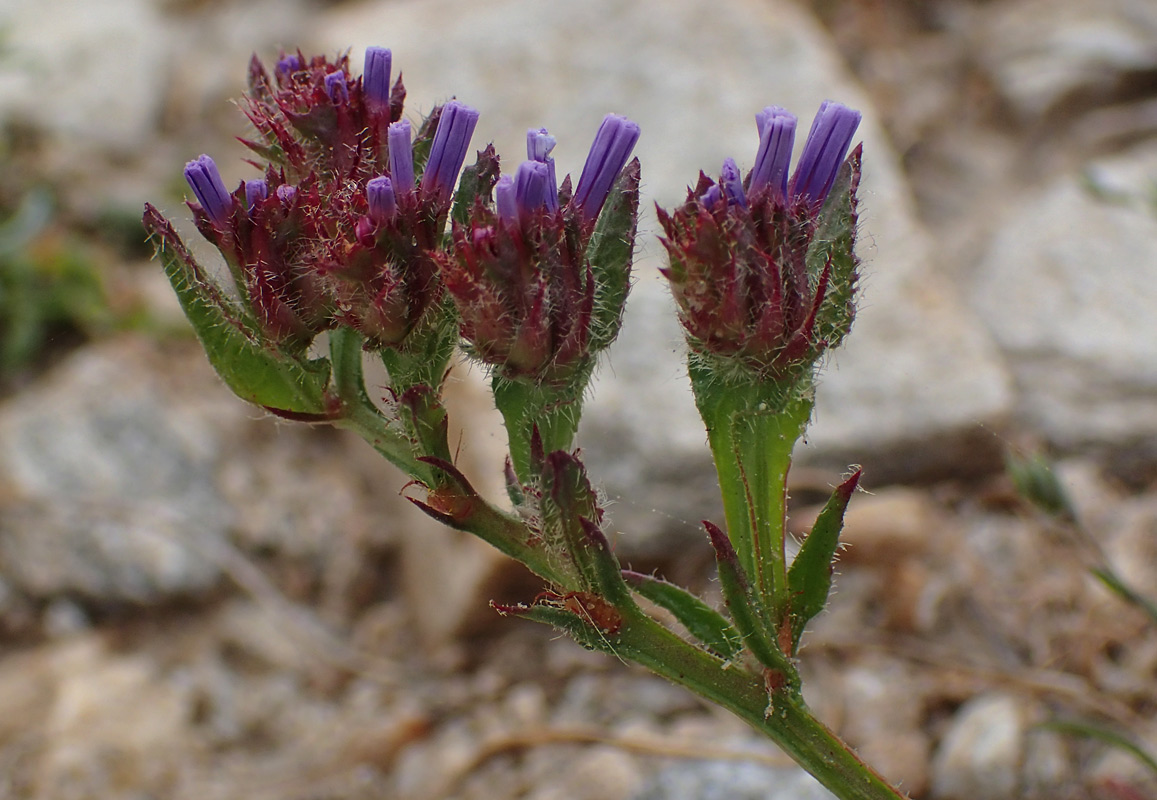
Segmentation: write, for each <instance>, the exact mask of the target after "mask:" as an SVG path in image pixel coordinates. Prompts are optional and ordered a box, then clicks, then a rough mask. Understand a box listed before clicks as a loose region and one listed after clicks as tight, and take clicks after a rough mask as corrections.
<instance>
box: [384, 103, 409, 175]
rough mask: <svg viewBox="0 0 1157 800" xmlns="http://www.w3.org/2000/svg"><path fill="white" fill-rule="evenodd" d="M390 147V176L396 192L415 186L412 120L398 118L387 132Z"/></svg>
mask: <svg viewBox="0 0 1157 800" xmlns="http://www.w3.org/2000/svg"><path fill="white" fill-rule="evenodd" d="M386 139H387V141H388V142H389V147H390V178H391V179H392V180H393V184H394V191H395V192H409V191H412V190H413V188H414V147H413V145H412V143H411V142H410V121H409V120H406V119H402V120H398V121H397V122H395V123H393V124H392V125H390V127H389V130H388V132H387V134H386Z"/></svg>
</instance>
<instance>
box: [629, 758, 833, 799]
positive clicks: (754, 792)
mask: <svg viewBox="0 0 1157 800" xmlns="http://www.w3.org/2000/svg"><path fill="white" fill-rule="evenodd" d="M833 797H835V795H833V794H832V793H831V792H829V791H828V790H827V789H825V788H824V787H823V786H821V785H820V784H819V783H818V782H817V781H816V779H815V778H813V777H812V776H811V775H808V774H807V773H806V772H804V771H803V770H802V769H799V768H798V767H766V766H762V765H759V764H751V763H745V762H742V761H687V762H681V763H677V764H672V765H671V766H669V767H664V768H663V769H661V770H659V771H658V772H657V773H655V774H654V775H653V776H652V777H651V778H649V779H648V780H647V782H646V783H645V784H644V785H643V788H642V789H640V790H639V792H638V794H636V795H634V797H633V799H632V800H831V798H833Z"/></svg>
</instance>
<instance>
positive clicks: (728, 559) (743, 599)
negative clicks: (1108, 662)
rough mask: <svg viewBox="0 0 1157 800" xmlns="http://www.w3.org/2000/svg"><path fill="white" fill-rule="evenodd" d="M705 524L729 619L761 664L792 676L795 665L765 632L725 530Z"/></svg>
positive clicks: (745, 577)
mask: <svg viewBox="0 0 1157 800" xmlns="http://www.w3.org/2000/svg"><path fill="white" fill-rule="evenodd" d="M703 526H704V527H705V528H707V535H708V536H710V537H711V546H712V547H714V548H715V560H716V563H717V564H718V565H719V586H720V588H722V589H723V600H724V602H725V603H726V604H727V610H728V611H729V612H730V613H731V619H732V621H734V622H735V627H736V628H737V629H738V630H739V635H740V636H742V637H743V643H744V644H745V645H747V649H748V650H750V651H751V654H752V655H753V656H755V657H756V658H757V659H758V660H759V662H760V663H761V664H763V665H764V666H765V667H768V668H769V669H773V670H777V671H779V672H780V673H782V674H783V675H784V676H785V677H786V676H794V675H795V668H794V667H792V666H791V663H790V662H789V661H788V659H787V656H786V655H784V654H783V653H782V652H780V650H779V648H778V647H777V646H776V645H775V638H774V637H772V636H769V635H768V632H767V628H766V626H765V625H764V624H763V621H762V619H761V617H760V613H759V610H758V608H757V606H756V604H755V600H754V598H753V597H752V595H751V590H750V589H749V586H750V584H749V583H748V581H747V576H746V575H744V574H743V568H742V567H741V566H740V565H739V558H738V557H737V556H736V555H735V550H734V548H732V546H731V542H730V540H728V538H727V534H725V533H724V532H723V531H721V530H720V529H719V526H717V525H715V524H713V523H711V522H708V521H707V520H703Z"/></svg>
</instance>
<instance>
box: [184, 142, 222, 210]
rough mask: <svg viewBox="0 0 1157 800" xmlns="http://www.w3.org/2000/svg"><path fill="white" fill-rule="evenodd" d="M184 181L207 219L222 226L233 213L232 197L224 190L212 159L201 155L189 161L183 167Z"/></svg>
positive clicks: (219, 174)
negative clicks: (206, 215)
mask: <svg viewBox="0 0 1157 800" xmlns="http://www.w3.org/2000/svg"><path fill="white" fill-rule="evenodd" d="M185 180H186V181H188V182H189V187H190V188H192V190H193V194H195V195H196V196H197V202H198V203H200V204H201V208H203V209H204V210H205V213H206V214H208V215H209V219H211V220H212V221H213V222H214V223H216V224H218V225H222V224H224V223H225V222H226V221H227V220H228V219H229V215H230V213H232V211H233V195H231V194H229V190H228V189H226V188H225V182H224V181H223V180H221V173H220V172H218V171H217V165H216V164H215V163H214V162H213V159H211V158H209V156H206V155H201V156H198V157H197V158H196V159H194V160H192V161H190V162H189V163H188V164H186V165H185Z"/></svg>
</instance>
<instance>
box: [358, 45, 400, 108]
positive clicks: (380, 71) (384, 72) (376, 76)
mask: <svg viewBox="0 0 1157 800" xmlns="http://www.w3.org/2000/svg"><path fill="white" fill-rule="evenodd" d="M392 66H393V54H392V53H391V52H390V50H389V48H386V47H367V48H366V62H365V67H364V69H363V70H362V92H363V93H364V94H365V98H366V102H367V103H368V104H369V105H370V106H371V107H372V108H375V109H388V108H389V107H390V68H391V67H392Z"/></svg>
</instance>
